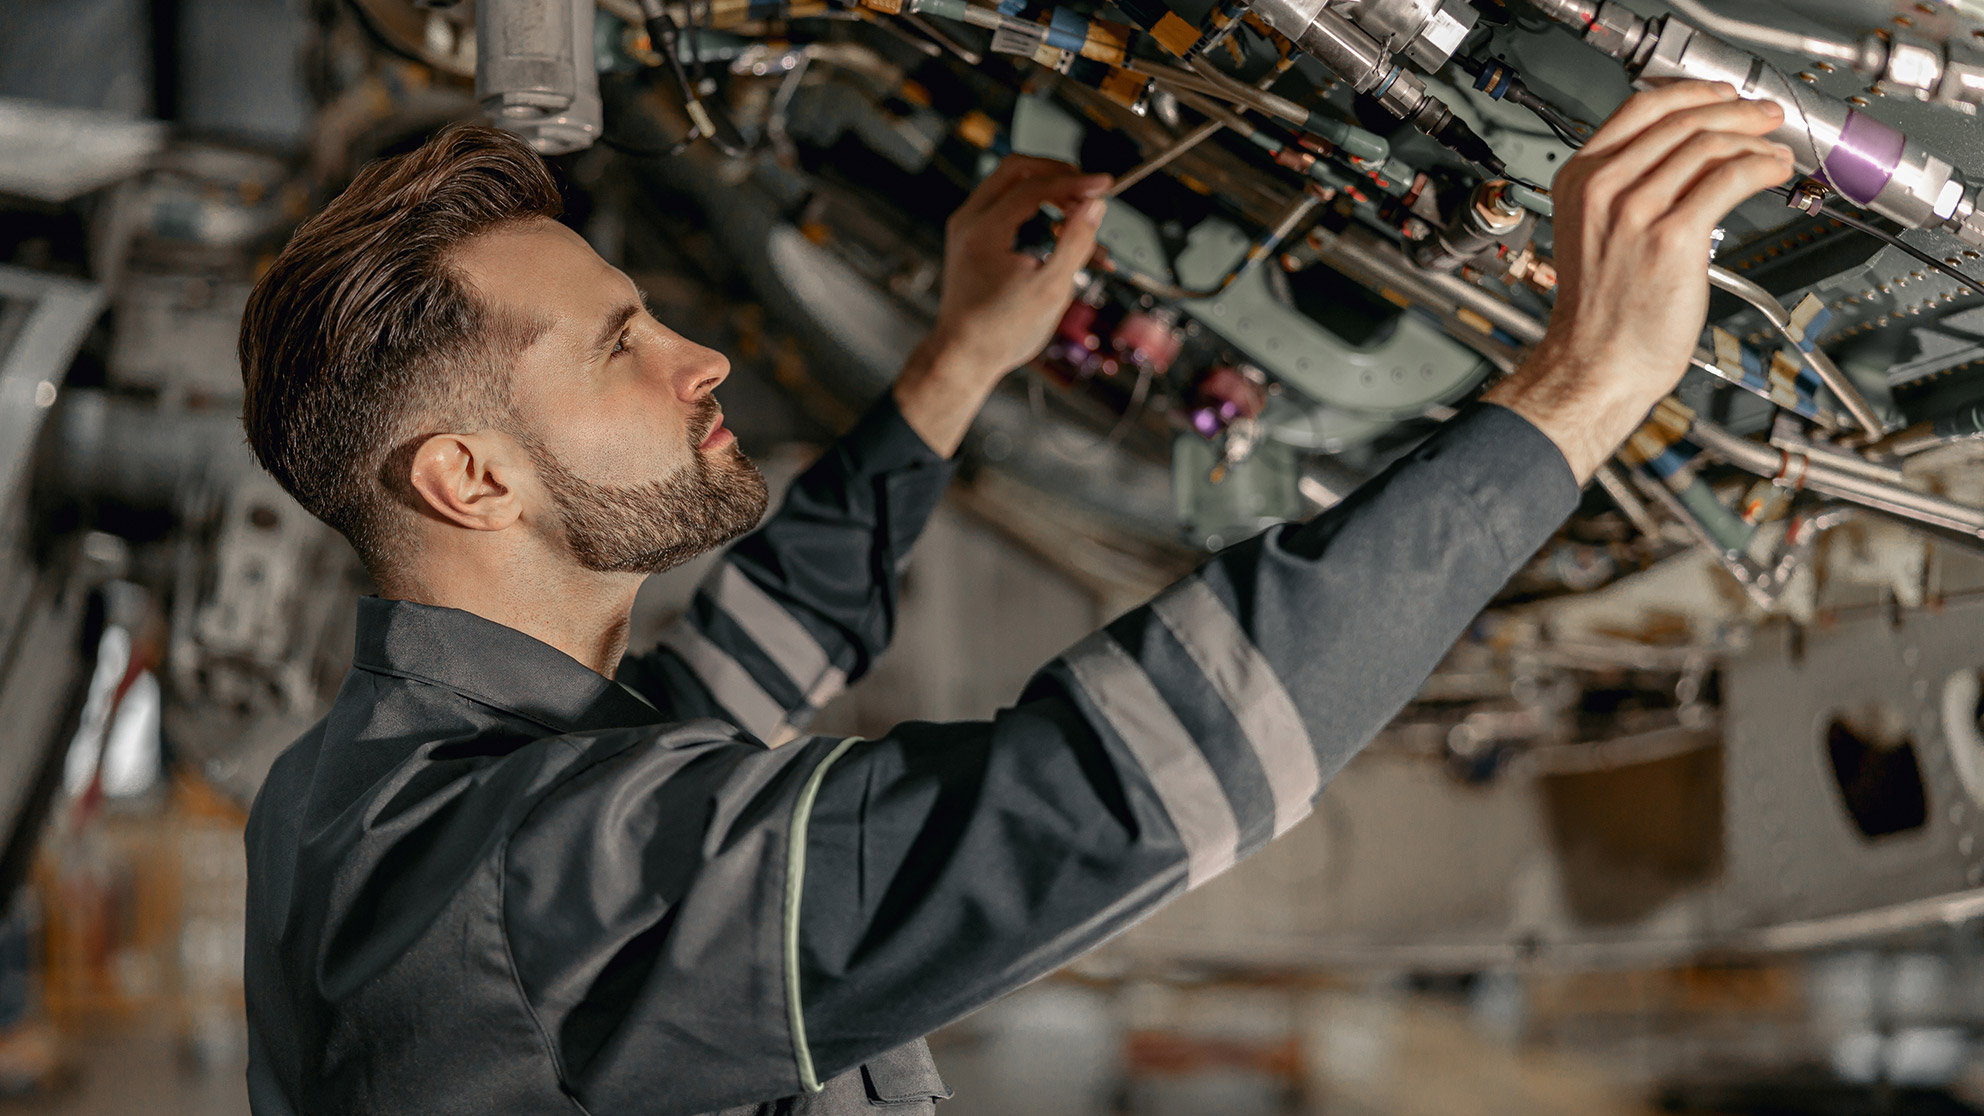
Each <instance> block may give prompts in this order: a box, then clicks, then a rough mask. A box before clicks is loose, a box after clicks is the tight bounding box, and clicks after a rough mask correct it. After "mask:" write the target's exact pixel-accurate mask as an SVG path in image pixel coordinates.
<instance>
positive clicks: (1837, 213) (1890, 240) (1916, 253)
mask: <svg viewBox="0 0 1984 1116" xmlns="http://www.w3.org/2000/svg"><path fill="white" fill-rule="evenodd" d="M1772 193H1781V194H1783V195H1784V196H1785V197H1789V196H1791V195H1790V191H1789V190H1786V189H1785V188H1784V187H1781V186H1780V187H1777V188H1775V189H1774V190H1772ZM1819 212H1820V213H1821V214H1823V215H1825V216H1827V217H1830V218H1832V219H1833V220H1835V221H1838V222H1839V223H1840V224H1842V225H1845V226H1846V227H1847V228H1849V229H1852V230H1853V231H1855V232H1860V233H1865V234H1867V235H1868V236H1871V237H1874V238H1875V239H1877V240H1880V241H1882V242H1884V243H1887V244H1890V245H1893V246H1894V247H1896V248H1899V249H1901V250H1902V251H1904V252H1906V253H1908V254H1909V255H1911V256H1913V257H1915V258H1916V259H1917V260H1920V261H1921V262H1922V263H1924V264H1926V265H1928V266H1929V267H1932V268H1935V269H1936V270H1937V271H1940V272H1942V273H1943V274H1944V275H1947V276H1949V277H1950V278H1952V279H1954V280H1956V281H1957V282H1959V283H1962V284H1963V285H1964V286H1966V287H1969V288H1970V289H1971V290H1973V291H1975V292H1976V293H1978V294H1981V295H1984V282H1979V281H1978V280H1976V279H1972V278H1971V277H1970V276H1968V275H1965V274H1964V273H1963V272H1961V271H1958V270H1957V269H1956V268H1954V267H1951V266H1950V265H1949V264H1948V263H1946V262H1944V261H1942V260H1939V259H1937V258H1936V257H1934V256H1932V255H1930V254H1929V253H1927V252H1924V251H1923V250H1922V249H1920V248H1917V247H1915V246H1914V245H1913V244H1910V243H1908V242H1907V241H1905V240H1903V239H1901V238H1900V237H1898V236H1895V235H1894V234H1893V233H1890V232H1888V231H1886V230H1885V229H1882V228H1880V227H1879V226H1877V225H1873V224H1870V223H1869V222H1866V221H1862V220H1861V219H1860V218H1858V217H1855V216H1854V215H1852V214H1851V213H1846V212H1843V211H1841V210H1839V209H1836V208H1834V207H1833V206H1832V205H1831V204H1827V203H1822V204H1821V205H1820V206H1819Z"/></svg>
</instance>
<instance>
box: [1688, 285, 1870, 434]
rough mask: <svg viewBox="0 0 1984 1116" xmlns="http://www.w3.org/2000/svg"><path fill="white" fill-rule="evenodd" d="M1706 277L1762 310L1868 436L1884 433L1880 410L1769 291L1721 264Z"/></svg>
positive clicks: (1806, 365)
mask: <svg viewBox="0 0 1984 1116" xmlns="http://www.w3.org/2000/svg"><path fill="white" fill-rule="evenodd" d="M1708 280H1709V282H1711V283H1713V284H1715V285H1716V286H1718V287H1721V288H1722V289H1723V290H1725V291H1728V292H1729V293H1730V294H1733V295H1735V296H1736V297H1737V298H1740V299H1742V300H1743V301H1744V302H1747V303H1749V304H1750V305H1752V306H1754V307H1756V308H1757V309H1758V310H1760V311H1762V312H1763V316H1764V317H1766V318H1768V319H1770V324H1771V325H1773V326H1775V327H1776V328H1777V331H1778V332H1779V333H1782V334H1783V335H1784V336H1785V338H1786V339H1788V340H1789V341H1790V342H1791V347H1792V348H1794V349H1796V350H1798V356H1799V358H1800V359H1801V360H1803V361H1804V362H1805V367H1807V368H1810V369H1811V370H1812V374H1813V375H1815V376H1817V377H1818V378H1819V382H1820V383H1822V384H1824V385H1825V386H1826V387H1827V388H1828V389H1829V390H1830V391H1831V392H1832V393H1833V396H1834V397H1835V398H1837V399H1838V400H1839V402H1840V405H1841V406H1843V407H1845V408H1846V412H1847V413H1848V414H1850V415H1852V416H1853V421H1854V422H1856V423H1858V424H1860V426H1861V428H1862V429H1864V430H1866V431H1867V433H1868V434H1869V435H1871V436H1873V437H1876V438H1878V437H1880V436H1881V435H1882V434H1884V433H1886V432H1887V424H1886V423H1885V422H1882V421H1881V416H1880V414H1879V412H1877V411H1875V410H1874V408H1873V405H1872V404H1870V403H1868V402H1867V397H1866V396H1864V395H1861V394H1860V389H1859V388H1857V387H1854V386H1853V381H1851V380H1849V379H1847V378H1846V373H1844V372H1841V371H1840V370H1839V365H1837V364H1834V363H1833V362H1832V358H1831V357H1829V356H1827V355H1826V354H1825V353H1824V352H1823V351H1822V350H1821V349H1820V348H1819V347H1818V346H1817V345H1814V344H1810V343H1808V341H1807V340H1806V339H1805V338H1803V337H1800V336H1798V334H1797V332H1796V331H1795V330H1793V329H1792V326H1791V315H1790V314H1789V313H1787V312H1786V311H1785V309H1784V304H1783V303H1781V302H1779V301H1777V299H1776V298H1775V297H1774V296H1772V295H1771V293H1770V292H1769V291H1767V290H1764V289H1763V288H1762V287H1759V286H1758V285H1756V284H1755V283H1752V282H1751V281H1749V280H1748V279H1745V278H1743V277H1742V276H1741V275H1738V274H1736V273H1735V272H1733V271H1731V270H1729V269H1728V268H1726V267H1723V266H1722V265H1721V264H1710V265H1708Z"/></svg>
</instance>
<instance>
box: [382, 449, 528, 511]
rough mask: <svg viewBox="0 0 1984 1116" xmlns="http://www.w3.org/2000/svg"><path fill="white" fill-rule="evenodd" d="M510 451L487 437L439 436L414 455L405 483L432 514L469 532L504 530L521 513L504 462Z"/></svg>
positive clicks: (520, 507)
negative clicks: (505, 452) (507, 451)
mask: <svg viewBox="0 0 1984 1116" xmlns="http://www.w3.org/2000/svg"><path fill="white" fill-rule="evenodd" d="M505 448H506V447H503V446H500V445H498V443H497V439H494V438H491V437H489V436H488V435H484V434H436V435H433V436H432V437H430V438H428V439H427V440H426V441H424V442H422V443H420V445H419V447H418V448H416V449H415V450H414V451H413V462H412V465H411V466H410V468H409V472H408V475H407V482H408V483H409V484H410V485H412V487H413V491H414V492H415V493H416V494H417V495H418V496H419V497H420V500H421V502H422V503H424V504H426V505H427V508H428V510H429V511H430V512H432V513H433V514H434V515H437V516H439V517H441V518H442V519H445V520H447V521H448V522H450V523H453V524H455V525H456V526H458V527H466V528H468V529H469V530H471V531H500V530H502V529H503V528H505V527H508V526H509V525H510V524H512V523H515V522H516V521H517V517H518V516H520V515H521V514H523V506H522V502H521V501H520V500H519V499H518V494H517V491H516V488H515V486H514V485H513V484H511V483H510V482H509V480H508V478H506V477H505V476H504V475H503V474H504V473H505V472H506V471H507V470H505V469H504V468H503V467H502V466H501V464H500V462H501V461H502V460H503V458H504V456H505V455H504V454H503V452H502V450H503V449H505Z"/></svg>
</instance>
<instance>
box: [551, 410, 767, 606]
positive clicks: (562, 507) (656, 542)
mask: <svg viewBox="0 0 1984 1116" xmlns="http://www.w3.org/2000/svg"><path fill="white" fill-rule="evenodd" d="M703 403H704V405H703V406H702V407H699V408H698V409H697V411H696V415H695V417H694V419H693V420H692V421H691V422H690V424H689V429H690V437H691V439H692V440H691V442H690V444H689V466H688V467H687V468H685V469H683V470H682V471H681V472H680V473H678V474H677V475H675V476H673V477H670V478H669V479H667V480H665V481H648V482H646V483H644V484H635V485H626V486H619V485H605V484H595V483H593V482H592V481H589V480H586V479H584V478H583V477H580V476H579V475H578V474H576V473H574V472H572V471H571V470H570V469H568V468H566V467H565V464H564V462H562V461H559V460H558V458H557V456H556V455H555V454H553V453H552V452H551V450H550V448H549V447H548V446H545V445H543V444H542V443H540V442H538V441H537V440H536V439H535V438H529V437H525V438H522V439H521V441H522V442H523V444H524V448H525V449H526V450H527V451H529V453H530V455H531V459H532V461H533V462H535V464H536V466H537V475H538V478H539V479H540V480H541V481H542V482H543V483H544V488H545V491H546V492H548V493H550V495H551V500H552V503H553V505H555V506H556V508H557V512H558V520H559V527H560V530H561V534H562V535H563V538H564V543H565V548H566V549H567V550H568V551H570V552H571V555H572V557H573V558H574V559H575V560H577V561H578V563H579V564H580V565H582V566H584V567H585V568H586V569H589V570H592V571H594V572H596V573H638V574H653V573H660V572H661V571H663V570H666V569H670V568H672V567H675V566H678V565H681V564H682V563H683V562H686V561H688V560H689V559H691V558H694V557H695V556H696V555H698V554H701V553H703V552H705V551H708V550H714V549H715V548H717V547H719V546H722V545H723V544H724V543H727V542H729V541H730V540H732V539H734V538H736V537H737V536H739V535H741V534H743V533H744V532H746V531H749V530H750V529H751V528H752V527H754V526H756V525H757V522H758V520H759V519H760V518H762V517H763V516H764V514H765V502H766V492H765V478H764V476H763V475H762V474H760V473H759V472H758V468H757V466H755V465H753V464H751V460H750V459H749V458H747V457H745V456H744V452H743V451H742V450H741V449H739V448H738V447H737V443H736V442H734V441H733V442H732V443H731V444H730V446H729V448H728V449H727V450H725V451H723V452H721V453H717V454H706V453H704V452H703V450H702V448H701V446H702V440H703V439H704V438H706V437H708V436H709V434H710V432H711V431H712V430H714V429H716V421H717V417H718V413H719V412H718V409H717V406H716V403H715V401H714V400H710V399H707V398H706V399H704V401H703Z"/></svg>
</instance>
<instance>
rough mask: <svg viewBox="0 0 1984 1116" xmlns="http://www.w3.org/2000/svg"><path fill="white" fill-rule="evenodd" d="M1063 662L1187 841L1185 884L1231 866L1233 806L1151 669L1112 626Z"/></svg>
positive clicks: (1235, 839)
mask: <svg viewBox="0 0 1984 1116" xmlns="http://www.w3.org/2000/svg"><path fill="white" fill-rule="evenodd" d="M1063 661H1064V662H1066V663H1067V664H1068V669H1069V671H1070V672H1072V673H1073V674H1074V676H1075V681H1076V682H1078V683H1080V684H1081V687H1082V689H1083V690H1084V691H1086V692H1087V694H1088V697H1089V700H1090V701H1092V702H1094V703H1095V707H1096V708H1097V709H1099V710H1101V711H1102V715H1103V717H1104V718H1106V719H1107V720H1108V722H1109V727H1110V728H1111V729H1114V730H1115V732H1116V735H1117V736H1118V737H1121V738H1122V741H1123V744H1124V746H1125V747H1127V748H1128V749H1129V750H1130V754H1131V755H1132V756H1134V757H1135V758H1136V761H1137V763H1138V765H1139V766H1141V767H1142V768H1143V770H1144V774H1145V775H1146V776H1147V777H1148V778H1149V779H1150V782H1151V786H1152V787H1154V788H1156V790H1157V797H1158V801H1160V802H1162V803H1163V804H1164V810H1165V813H1167V814H1169V815H1170V816H1171V824H1172V827H1173V828H1175V829H1177V831H1178V837H1179V839H1180V840H1182V841H1183V842H1184V843H1185V859H1186V872H1185V879H1186V885H1187V886H1188V887H1197V886H1198V885H1199V884H1202V883H1204V882H1205V881H1207V880H1209V879H1211V878H1212V877H1214V876H1216V875H1218V874H1219V873H1221V872H1224V871H1225V870H1226V869H1228V868H1231V867H1232V866H1233V862H1234V860H1235V859H1236V858H1237V857H1238V855H1239V848H1240V827H1239V825H1238V823H1237V822H1236V821H1235V820H1234V817H1233V805H1232V803H1230V802H1228V801H1227V798H1226V791H1225V790H1224V789H1223V788H1221V787H1220V785H1219V777H1218V776H1217V775H1215V774H1214V773H1213V770H1212V765H1211V764H1209V763H1207V762H1206V757H1205V754H1204V753H1202V752H1200V751H1199V746H1198V744H1196V743H1195V742H1194V741H1193V740H1192V736H1191V734H1190V733H1188V732H1186V731H1185V726H1184V725H1182V724H1180V723H1179V721H1178V715H1177V714H1176V713H1173V712H1172V711H1171V707H1170V706H1169V705H1166V704H1165V702H1164V698H1163V696H1162V695H1160V694H1159V693H1158V692H1157V686H1156V685H1155V684H1154V683H1153V682H1152V681H1151V679H1150V675H1148V674H1146V673H1144V669H1143V667H1141V666H1139V665H1137V662H1136V660H1135V659H1132V658H1131V657H1130V655H1129V652H1127V651H1124V650H1123V648H1122V647H1121V645H1119V644H1118V643H1117V642H1116V641H1115V640H1114V639H1112V638H1110V636H1109V635H1108V633H1106V632H1096V633H1095V634H1094V635H1091V636H1089V637H1088V638H1087V639H1085V640H1083V641H1082V642H1081V643H1079V644H1076V645H1075V647H1074V649H1073V650H1071V651H1069V652H1068V654H1067V655H1066V656H1064V658H1063Z"/></svg>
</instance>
